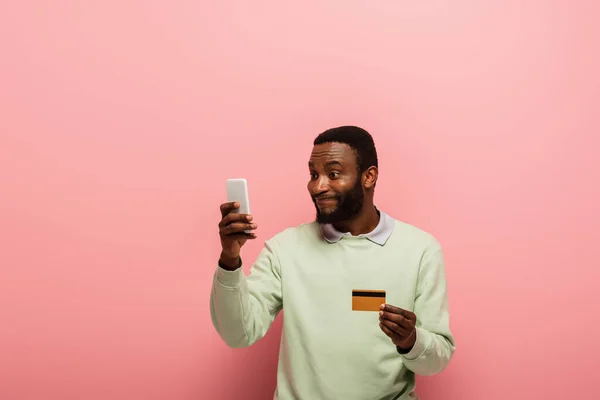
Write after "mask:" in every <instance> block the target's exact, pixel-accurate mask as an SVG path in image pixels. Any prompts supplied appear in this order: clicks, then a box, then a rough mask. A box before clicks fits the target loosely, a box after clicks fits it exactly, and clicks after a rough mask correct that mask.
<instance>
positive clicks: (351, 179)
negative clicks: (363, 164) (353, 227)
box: [307, 143, 364, 223]
mask: <svg viewBox="0 0 600 400" xmlns="http://www.w3.org/2000/svg"><path fill="white" fill-rule="evenodd" d="M308 168H309V171H310V181H309V182H308V185H307V188H308V191H309V193H310V195H311V197H312V200H313V202H314V203H315V207H316V209H317V221H318V222H321V223H336V222H344V221H349V220H351V219H353V218H354V217H356V216H357V215H358V214H359V213H360V211H361V209H362V206H363V202H364V191H363V187H362V183H361V179H360V178H361V177H360V174H359V172H358V166H357V164H356V155H355V153H354V151H353V150H352V148H351V147H350V146H348V145H347V144H343V143H323V144H319V145H316V146H315V147H314V148H313V151H312V154H311V156H310V161H309V163H308Z"/></svg>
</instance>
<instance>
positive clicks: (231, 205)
mask: <svg viewBox="0 0 600 400" xmlns="http://www.w3.org/2000/svg"><path fill="white" fill-rule="evenodd" d="M236 208H240V203H238V202H236V201H230V202H227V203H223V204H221V217H224V216H226V215H227V214H229V213H230V212H231V211H233V210H235V209H236Z"/></svg>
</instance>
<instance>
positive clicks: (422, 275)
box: [401, 242, 455, 376]
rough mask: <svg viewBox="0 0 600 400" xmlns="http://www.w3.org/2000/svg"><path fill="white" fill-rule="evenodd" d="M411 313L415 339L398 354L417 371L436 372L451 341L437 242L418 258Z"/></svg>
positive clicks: (447, 359) (442, 366) (444, 363)
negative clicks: (414, 315)
mask: <svg viewBox="0 0 600 400" xmlns="http://www.w3.org/2000/svg"><path fill="white" fill-rule="evenodd" d="M414 313H415V314H416V316H417V324H416V329H417V338H416V342H415V344H414V346H413V348H412V349H411V351H410V352H408V353H406V354H402V355H401V356H402V357H403V358H404V363H405V365H406V367H407V368H408V369H410V370H411V371H413V372H414V373H415V374H417V375H423V376H428V375H435V374H438V373H440V372H442V371H443V370H444V369H445V368H446V367H447V366H448V364H449V362H450V359H451V358H452V355H453V354H454V350H455V342H454V337H453V335H452V333H451V331H450V315H449V310H448V298H447V293H446V273H445V263H444V258H443V255H442V250H441V248H440V246H439V244H438V243H437V242H436V245H435V246H434V247H433V248H431V249H429V250H428V251H426V253H425V255H424V256H423V259H422V262H421V267H420V270H419V277H418V283H417V293H416V298H415V308H414Z"/></svg>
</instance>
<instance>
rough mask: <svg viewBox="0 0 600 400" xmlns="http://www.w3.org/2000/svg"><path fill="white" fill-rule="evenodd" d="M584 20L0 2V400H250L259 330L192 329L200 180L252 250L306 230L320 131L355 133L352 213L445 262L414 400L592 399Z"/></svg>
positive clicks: (588, 46) (197, 298)
mask: <svg viewBox="0 0 600 400" xmlns="http://www.w3.org/2000/svg"><path fill="white" fill-rule="evenodd" d="M90 3H91V4H90ZM58 4H60V6H59V5H58ZM599 13H600V5H599V3H598V2H597V1H592V0H589V1H586V0H579V1H567V0H564V1H548V0H546V1H542V0H530V1H523V0H518V1H517V0H514V1H512V0H509V1H480V0H459V1H452V2H451V1H441V0H431V1H393V2H392V1H349V0H344V1H302V2H281V1H258V2H257V1H254V2H245V1H232V0H230V1H220V2H217V1H213V2H211V1H204V2H202V1H178V2H166V1H165V2H162V3H161V2H157V1H137V2H135V1H123V0H119V1H96V2H79V1H69V2H67V1H64V2H60V3H57V2H41V1H39V2H32V1H29V2H26V1H23V2H17V1H15V2H9V1H4V2H2V4H0V49H1V61H0V135H1V136H0V180H1V185H0V221H1V225H0V244H1V248H2V250H1V251H0V266H1V275H0V307H1V309H0V398H1V399H3V400H16V399H19V400H20V399H52V400H54V399H60V400H64V399H86V400H95V399H127V400H130V399H178V400H179V399H181V400H188V399H238V398H245V399H246V398H247V399H268V398H271V396H272V392H273V389H274V385H275V371H276V361H277V349H278V343H279V334H280V330H281V320H280V319H278V320H277V322H276V324H275V326H274V327H273V329H272V331H270V333H269V334H268V335H267V337H266V338H265V339H264V340H263V341H261V342H259V343H258V344H256V345H255V346H254V347H252V348H250V349H244V350H230V349H228V348H227V347H226V346H225V345H224V344H223V343H222V342H221V341H220V339H219V338H218V337H217V335H216V333H215V331H214V330H213V328H212V325H211V323H210V318H209V307H208V299H209V290H210V285H211V278H212V274H213V271H214V268H215V262H216V259H217V257H218V254H219V241H218V236H217V222H218V220H219V212H218V207H219V204H220V203H221V202H222V201H224V200H225V189H224V188H225V179H226V178H228V177H246V178H248V180H249V182H250V195H251V198H252V200H251V201H252V208H253V212H254V214H255V217H256V221H257V222H258V223H259V226H260V229H259V235H260V238H261V239H263V240H264V239H266V238H268V237H269V236H271V235H273V234H274V233H276V232H278V231H280V230H282V229H284V228H285V227H287V226H289V225H293V224H298V223H300V222H303V221H307V220H310V219H312V218H313V214H314V210H313V205H312V203H311V201H310V199H309V197H308V195H307V193H306V189H305V184H306V182H307V179H308V171H307V168H306V162H307V160H308V156H309V153H310V149H311V148H312V145H311V141H312V139H313V138H314V136H315V135H316V134H318V133H319V132H321V131H322V130H324V129H326V128H329V127H332V126H336V125H341V124H357V125H360V126H363V127H365V128H366V129H368V130H369V131H371V132H372V133H373V135H374V136H375V140H376V144H377V145H378V149H379V153H380V160H381V165H380V170H381V173H380V181H379V182H380V183H379V185H378V190H377V195H376V196H377V204H378V205H379V206H380V207H381V208H382V209H383V210H385V211H387V212H388V213H391V214H392V215H394V216H395V217H397V218H400V219H403V220H405V221H407V222H410V223H413V224H416V225H418V226H420V227H422V228H424V229H426V230H429V231H430V232H432V233H434V234H435V235H436V236H437V237H438V238H439V239H440V241H441V242H442V244H443V245H444V248H445V251H446V259H447V263H448V265H447V272H448V279H449V293H450V302H451V311H452V316H453V317H452V328H453V330H454V333H455V335H456V340H457V343H458V350H457V352H456V355H455V358H454V359H453V361H452V363H451V366H450V367H449V368H448V369H447V370H446V372H444V373H443V374H442V375H440V376H437V377H433V378H427V379H419V393H420V395H421V397H422V398H423V399H444V400H458V399H461V400H464V399H467V400H470V399H477V400H479V399H484V400H500V399H502V400H505V399H565V398H582V399H591V398H595V397H596V396H598V392H599V390H600V382H599V379H598V376H599V375H598V370H599V368H600V362H599V357H600V347H599V346H598V345H597V339H598V329H599V328H600V318H599V313H600V305H599V296H598V295H597V294H595V293H594V290H595V289H596V288H597V286H598V285H597V282H598V279H599V278H600V274H599V272H598V271H599V269H598V267H599V264H598V260H599V258H600V240H599V239H600V234H599V228H600V213H599V212H598V210H599V208H600V207H599V204H600V194H599V189H598V187H599V182H600V168H599V166H598V161H597V160H594V156H596V155H597V153H598V146H599V145H600V140H599V136H598V135H599V132H600V110H599V104H600V78H599V73H598V71H600V62H599V57H598V49H599V48H598V38H599V37H600V28H599V27H598V26H599V25H598V15H599ZM252 137H253V138H252ZM261 246H262V241H261V240H259V241H256V242H252V243H250V244H248V245H247V246H246V248H245V249H244V256H245V258H246V259H247V260H248V263H247V264H246V268H247V267H248V266H249V263H250V261H251V260H253V259H254V257H255V256H256V255H257V254H258V251H259V250H260V247H261ZM340 333H342V332H340Z"/></svg>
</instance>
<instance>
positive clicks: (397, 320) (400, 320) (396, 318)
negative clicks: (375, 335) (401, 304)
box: [379, 311, 412, 329]
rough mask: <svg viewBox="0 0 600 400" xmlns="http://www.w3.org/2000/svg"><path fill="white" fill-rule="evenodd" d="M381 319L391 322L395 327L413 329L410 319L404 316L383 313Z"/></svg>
mask: <svg viewBox="0 0 600 400" xmlns="http://www.w3.org/2000/svg"><path fill="white" fill-rule="evenodd" d="M379 319H380V320H382V321H390V322H392V323H394V324H395V325H398V326H401V327H403V328H404V329H411V328H412V323H411V322H410V321H409V320H408V319H406V318H404V317H403V316H402V315H398V314H392V313H389V312H386V311H381V312H380V315H379Z"/></svg>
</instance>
